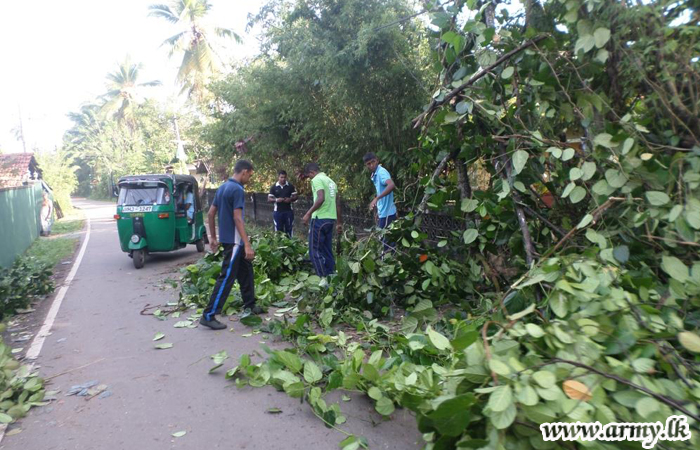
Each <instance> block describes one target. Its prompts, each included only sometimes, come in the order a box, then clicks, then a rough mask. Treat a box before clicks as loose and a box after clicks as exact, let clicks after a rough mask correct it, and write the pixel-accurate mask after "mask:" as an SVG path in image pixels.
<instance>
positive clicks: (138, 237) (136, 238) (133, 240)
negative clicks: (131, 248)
mask: <svg viewBox="0 0 700 450" xmlns="http://www.w3.org/2000/svg"><path fill="white" fill-rule="evenodd" d="M140 240H141V237H140V236H139V235H138V234H135V235H133V236H131V242H133V243H134V244H138V243H139V241H140Z"/></svg>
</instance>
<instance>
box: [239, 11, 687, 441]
mask: <svg viewBox="0 0 700 450" xmlns="http://www.w3.org/2000/svg"><path fill="white" fill-rule="evenodd" d="M321 3H322V5H324V6H329V7H331V6H338V7H339V8H340V6H342V5H347V4H348V3H350V2H340V1H339V2H331V1H328V2H321ZM318 8H322V6H318ZM341 9H342V8H341ZM698 18H699V16H698V12H697V5H696V4H695V3H693V2H657V3H653V4H647V5H644V4H633V3H611V2H595V1H578V0H571V1H568V2H566V3H559V2H552V3H548V4H546V5H545V7H544V8H543V7H542V6H541V5H539V4H538V3H537V2H534V1H533V2H527V4H526V6H525V8H524V10H523V11H522V12H519V13H518V14H517V15H516V16H513V15H511V14H509V13H508V10H506V9H500V8H499V9H498V10H496V9H495V7H494V5H493V4H485V5H484V6H483V7H482V6H481V5H479V4H478V3H477V2H467V3H466V4H463V3H462V2H457V3H454V4H453V3H450V4H449V5H448V6H442V7H439V8H437V11H435V10H433V12H432V14H431V21H432V25H433V28H432V31H431V32H430V34H431V37H430V39H431V40H432V42H433V43H435V44H437V45H434V46H433V45H431V48H433V49H434V54H433V62H434V68H435V69H436V70H437V71H439V83H440V85H439V87H438V89H437V90H435V94H434V95H433V97H432V100H430V103H429V105H428V106H427V107H426V109H425V111H424V113H423V114H421V115H420V116H419V117H418V118H417V119H416V121H415V124H416V125H417V126H419V127H420V128H421V129H422V134H421V137H420V140H419V144H420V145H419V148H418V149H416V151H415V154H414V155H411V156H410V157H408V158H406V159H403V160H402V161H408V162H410V161H413V160H416V159H417V160H418V161H420V164H419V165H416V166H410V165H406V167H407V168H408V169H409V170H411V171H412V172H411V173H412V175H413V176H414V177H416V178H417V179H418V180H419V182H420V185H422V186H424V187H425V191H424V193H425V197H424V200H423V202H422V203H421V205H420V207H419V211H418V214H417V215H416V216H415V220H414V218H412V217H411V218H409V219H408V220H405V221H403V223H400V224H397V225H396V227H395V229H394V230H392V232H391V233H396V237H395V238H396V242H397V243H400V245H399V248H400V249H401V250H402V252H401V253H399V254H398V255H392V256H390V257H389V258H386V257H385V259H384V260H381V259H380V257H379V256H380V255H379V249H380V247H379V245H378V243H376V242H375V243H374V244H372V243H368V244H366V245H367V247H366V251H365V252H363V251H357V252H353V251H350V252H348V253H346V254H344V255H343V260H342V261H340V262H339V268H338V272H339V273H338V275H337V276H335V277H333V278H331V279H330V280H329V281H326V280H321V281H320V282H319V283H318V284H315V283H314V282H315V281H316V280H315V279H314V280H312V281H311V282H308V281H306V280H302V281H300V282H296V281H298V280H294V283H292V282H289V281H285V279H282V280H280V283H279V284H278V287H279V288H280V289H286V291H287V293H288V297H287V299H288V300H295V302H294V303H293V305H294V306H293V309H292V310H288V309H287V308H289V306H288V307H287V308H285V310H284V312H283V313H282V314H285V316H292V317H296V320H285V321H284V322H283V321H272V322H271V323H269V324H265V326H264V327H265V330H266V331H269V332H275V333H277V334H279V335H280V336H282V337H285V338H287V339H289V340H290V342H292V343H294V344H295V346H294V348H292V349H290V350H289V351H271V350H270V351H269V353H270V356H269V358H268V359H267V360H266V361H263V362H261V363H257V364H253V363H252V362H251V361H250V359H249V358H248V357H247V356H246V355H244V356H242V358H241V364H239V366H237V367H236V368H234V369H231V370H230V371H229V372H228V376H229V378H237V379H238V380H239V383H244V384H245V383H249V384H251V385H253V386H262V385H267V384H272V385H274V386H276V387H277V388H279V389H281V390H284V391H285V392H287V394H289V395H291V396H293V397H301V398H303V399H305V400H306V401H308V403H309V405H310V406H311V407H312V409H313V410H314V412H315V413H316V414H317V415H318V416H319V417H321V418H322V420H323V421H324V422H325V423H326V424H328V425H330V426H337V425H340V424H342V423H343V421H344V420H345V418H344V417H343V416H342V414H341V410H340V407H339V405H329V404H327V403H326V401H325V400H324V396H325V393H326V392H329V391H332V390H335V389H348V390H360V391H362V392H366V393H367V394H368V396H369V397H370V398H372V399H373V400H374V401H375V402H376V410H377V412H378V413H380V414H382V415H386V416H389V415H391V414H392V412H393V411H394V408H395V406H396V405H398V406H401V407H404V408H408V409H411V410H412V411H414V412H415V413H416V416H417V421H418V427H419V429H420V431H421V432H423V433H424V438H425V440H426V448H428V449H447V448H456V447H462V448H463V447H467V448H489V449H500V448H507V449H529V448H537V449H540V448H542V449H545V448H557V447H558V443H552V442H545V441H543V440H542V438H541V434H540V433H539V428H538V425H539V424H540V423H543V422H559V421H563V422H566V421H569V422H572V421H574V422H575V421H582V422H588V421H592V420H598V421H600V422H601V423H610V422H653V421H656V420H659V421H661V422H665V420H666V418H667V417H668V416H670V415H672V414H684V415H686V416H688V417H689V418H690V423H691V428H692V430H693V440H692V441H690V442H685V443H680V442H675V443H674V448H696V447H697V446H698V419H700V416H699V415H698V402H699V400H700V374H699V373H698V366H697V365H698V363H699V362H700V356H699V354H700V335H699V333H698V330H699V329H700V321H699V320H698V319H699V317H698V313H697V309H698V306H700V260H698V257H697V255H698V252H697V249H698V247H700V231H698V230H700V213H699V212H698V211H700V141H699V140H698V136H700V129H698V121H697V117H700V114H699V109H700V98H699V97H698V93H697V89H696V86H697V84H698V80H699V77H698V73H699V72H700V71H699V70H698V60H697V55H698V49H700V47H699V46H700V40H699V38H700V31H699V30H700V27H698ZM293 23H294V21H293V20H291V19H290V20H287V23H286V24H283V25H286V26H287V27H292V25H293ZM438 43H439V44H438ZM314 61H316V62H320V61H323V58H322V57H321V56H318V57H317V59H315V60H314V58H310V59H305V60H304V62H305V64H307V65H309V66H311V67H313V64H314ZM234 114H235V113H234ZM345 139H347V140H348V141H349V140H350V139H351V138H350V137H347V136H345ZM287 142H292V140H291V139H290V140H288V141H287ZM324 154H325V157H335V158H338V157H339V156H340V155H339V153H338V151H337V149H334V150H333V151H325V152H324ZM396 156H397V157H399V158H400V157H401V155H400V154H396ZM321 157H323V155H322V156H321ZM341 158H342V157H341ZM342 162H343V163H346V159H345V158H342ZM454 205H458V206H459V208H455V207H454ZM425 210H438V211H442V212H447V213H451V214H455V215H460V216H461V215H463V216H464V217H465V218H466V221H465V230H464V232H463V233H461V236H460V241H461V242H458V241H457V240H453V241H449V242H445V243H442V244H441V245H443V248H444V250H443V252H439V251H437V250H433V252H435V253H434V254H433V253H430V250H428V249H426V248H425V247H424V244H423V242H422V237H421V233H420V221H421V214H420V212H422V211H425ZM349 245H351V246H353V247H354V248H356V249H360V248H361V245H357V244H355V243H351V244H349ZM346 246H347V245H346ZM414 246H415V247H414ZM365 253H366V254H365ZM424 254H425V255H427V258H423V257H421V255H424ZM416 256H417V258H416ZM435 257H438V258H442V260H439V263H436V261H435V260H434V259H433V258H435ZM416 259H418V263H417V262H416ZM421 263H422V264H421ZM428 263H431V264H428ZM401 271H404V272H405V273H404V274H401ZM426 274H427V275H430V277H427V276H426ZM451 276H454V277H455V278H454V279H452V278H450V277H451ZM372 280H374V281H376V290H375V284H374V282H373V281H372ZM402 280H408V281H413V280H416V284H415V285H411V284H410V283H409V282H404V284H405V286H406V287H408V291H410V292H407V291H403V292H402V291H401V290H400V289H395V287H396V286H399V285H400V282H401V281H402ZM426 282H427V283H426ZM416 286H420V288H422V290H423V292H418V293H416V292H415V289H416ZM393 287H394V288H393ZM412 289H413V291H412ZM377 292H379V293H380V295H376V293H377ZM370 294H371V295H370ZM406 294H408V295H406ZM413 295H415V298H414V299H413V300H414V302H416V303H414V304H412V303H410V302H409V301H408V300H409V299H411V298H412V296H413ZM443 299H445V300H447V301H446V302H445V303H446V304H448V305H449V304H452V305H455V306H453V307H452V308H446V309H445V308H444V307H443V308H439V309H438V310H435V309H434V308H433V307H434V306H436V305H437V306H439V305H438V304H439V303H441V301H442V300H443ZM404 300H406V301H405V302H404V303H402V301H404ZM430 300H433V301H434V302H435V304H433V302H431V303H430V304H428V303H426V302H428V301H430ZM397 305H400V306H404V307H406V308H407V310H408V311H407V314H406V315H405V316H404V318H403V320H402V321H401V323H400V324H399V325H400V327H398V329H397V327H395V326H393V324H389V325H382V324H381V323H379V322H377V321H376V316H377V315H385V314H389V316H391V315H392V308H393V307H394V306H397ZM455 307H456V308H455ZM425 309H432V310H433V313H432V314H428V315H422V316H421V319H422V322H421V321H419V320H418V318H417V317H416V312H418V313H419V314H420V313H421V312H422V311H424V310H425ZM440 309H442V310H443V311H442V312H443V314H442V315H441V314H440V313H439V312H440V311H439V310H440ZM426 323H427V326H426ZM347 326H351V327H353V328H355V332H359V335H358V337H357V338H356V339H357V340H355V339H353V340H352V342H350V341H349V340H348V339H347V333H346V331H347V329H346V328H345V327H347ZM343 330H345V331H343ZM342 445H343V447H344V448H348V449H349V448H358V447H360V446H362V445H364V444H363V443H362V442H361V440H360V439H359V438H357V437H354V436H353V437H350V438H348V439H347V440H346V441H344V443H343V444H342ZM570 446H571V447H572V448H582V447H584V446H585V447H586V448H615V446H612V445H609V444H606V443H604V442H601V441H599V442H595V443H587V444H585V445H584V444H583V443H570Z"/></svg>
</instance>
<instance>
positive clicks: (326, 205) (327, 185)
mask: <svg viewBox="0 0 700 450" xmlns="http://www.w3.org/2000/svg"><path fill="white" fill-rule="evenodd" d="M311 189H312V190H313V192H314V203H315V202H316V198H317V197H318V194H317V192H318V191H319V190H321V189H323V194H324V197H323V204H322V205H321V207H320V208H318V209H317V210H316V211H314V213H313V214H311V218H312V219H333V220H338V213H337V211H336V209H335V197H336V195H337V194H338V187H337V186H336V185H335V181H333V180H331V179H330V178H328V175H326V174H325V173H323V172H320V173H318V174H316V176H315V177H314V179H313V180H311Z"/></svg>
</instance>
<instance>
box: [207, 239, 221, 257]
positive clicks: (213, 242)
mask: <svg viewBox="0 0 700 450" xmlns="http://www.w3.org/2000/svg"><path fill="white" fill-rule="evenodd" d="M209 248H211V251H212V252H214V253H216V251H217V250H219V241H217V240H216V238H215V237H212V238H209Z"/></svg>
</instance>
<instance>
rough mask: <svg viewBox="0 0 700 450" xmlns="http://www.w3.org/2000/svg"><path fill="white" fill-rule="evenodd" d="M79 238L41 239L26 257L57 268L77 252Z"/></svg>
mask: <svg viewBox="0 0 700 450" xmlns="http://www.w3.org/2000/svg"><path fill="white" fill-rule="evenodd" d="M77 241H78V239H77V238H69V237H65V238H60V237H59V238H52V237H40V238H38V239H37V240H36V241H34V243H32V245H31V246H30V247H29V248H28V249H27V253H26V256H32V257H34V258H36V259H37V261H39V262H40V263H44V264H46V265H47V266H48V267H55V266H56V264H58V263H60V262H61V261H63V260H64V259H66V258H69V257H70V256H71V255H72V254H73V250H75V243H76V242H77Z"/></svg>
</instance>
